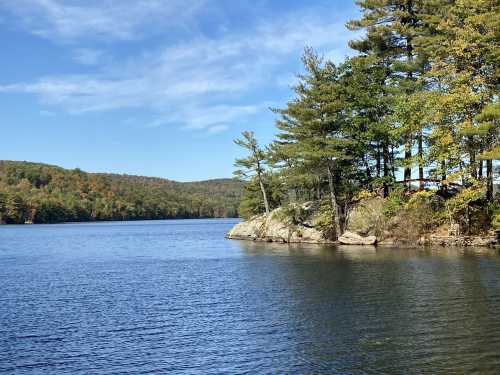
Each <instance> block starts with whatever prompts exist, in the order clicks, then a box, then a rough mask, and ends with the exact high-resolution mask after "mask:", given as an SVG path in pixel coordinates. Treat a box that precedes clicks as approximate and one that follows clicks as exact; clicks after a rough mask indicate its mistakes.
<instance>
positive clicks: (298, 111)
mask: <svg viewBox="0 0 500 375" xmlns="http://www.w3.org/2000/svg"><path fill="white" fill-rule="evenodd" d="M303 63H304V66H305V69H306V74H304V75H301V76H300V83H299V84H298V85H297V86H296V87H295V93H296V95H297V97H296V99H294V100H292V101H290V102H288V104H287V106H286V108H284V109H275V110H274V111H275V112H276V113H278V114H280V116H281V118H280V119H279V120H278V121H277V123H276V125H277V127H278V129H279V130H280V131H281V133H280V134H279V135H278V143H276V146H275V147H277V148H278V150H280V153H281V154H282V155H286V158H287V159H289V160H292V165H293V166H294V168H297V167H299V166H315V168H314V169H309V171H310V172H311V171H317V172H316V173H318V179H319V180H321V179H322V178H323V176H326V178H327V181H328V192H329V196H330V202H331V208H332V217H333V223H334V230H335V234H334V236H335V237H339V236H340V235H341V234H342V233H343V229H344V228H343V214H345V212H343V211H344V210H343V209H342V204H341V202H340V200H341V199H340V195H341V193H342V183H341V179H343V178H347V177H348V176H347V171H348V170H349V168H350V167H349V165H348V164H346V163H344V161H345V160H347V159H353V158H352V155H353V154H354V150H355V146H354V142H353V137H351V134H350V133H349V130H350V127H349V126H348V124H347V122H346V121H347V116H346V113H345V111H344V108H345V106H346V102H345V98H346V96H345V91H344V89H343V86H342V84H341V76H342V70H343V69H342V68H339V67H336V66H335V65H334V64H332V63H326V64H323V61H322V59H321V58H320V57H319V56H318V55H317V54H315V53H314V51H312V50H310V49H306V52H305V54H304V56H303ZM353 162H354V160H353ZM351 165H352V164H351Z"/></svg>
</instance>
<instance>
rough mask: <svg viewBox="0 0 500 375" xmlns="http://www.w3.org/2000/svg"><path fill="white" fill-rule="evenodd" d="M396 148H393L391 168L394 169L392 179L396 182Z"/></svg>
mask: <svg viewBox="0 0 500 375" xmlns="http://www.w3.org/2000/svg"><path fill="white" fill-rule="evenodd" d="M394 159H395V158H394V146H391V167H392V178H393V179H394V180H396V163H395V162H394Z"/></svg>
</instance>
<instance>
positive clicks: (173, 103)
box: [0, 0, 348, 133]
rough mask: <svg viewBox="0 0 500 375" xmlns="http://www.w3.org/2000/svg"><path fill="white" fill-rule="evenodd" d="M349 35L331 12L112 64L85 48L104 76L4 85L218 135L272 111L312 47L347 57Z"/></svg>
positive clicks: (87, 108) (60, 103) (83, 58)
mask: <svg viewBox="0 0 500 375" xmlns="http://www.w3.org/2000/svg"><path fill="white" fill-rule="evenodd" d="M1 1H2V0H0V2H1ZM27 2H30V3H34V2H35V3H37V4H38V5H39V6H41V5H40V4H44V5H43V6H44V7H46V8H51V7H55V10H53V11H54V12H55V13H58V12H63V13H64V12H69V13H70V15H71V17H69V18H70V19H73V18H72V14H73V13H72V12H77V11H78V12H79V11H80V10H81V9H80V8H78V9H77V10H75V9H73V8H71V7H70V10H68V9H66V8H62V9H63V10H61V8H59V3H56V2H55V1H54V0H22V3H24V4H26V3H27ZM136 3H137V2H136ZM139 3H141V4H146V5H147V4H149V8H148V7H147V9H149V10H150V11H151V10H152V9H153V8H154V7H155V6H158V4H160V3H163V2H161V1H159V0H158V1H142V2H139ZM177 3H179V2H178V1H173V2H172V3H171V4H177ZM107 4H108V3H107ZM109 4H111V5H110V7H109V9H111V10H106V11H105V10H102V9H100V8H99V9H100V13H99V14H100V15H101V16H102V17H104V16H103V14H108V12H111V11H112V12H113V14H117V13H119V12H118V10H117V9H121V6H118V5H117V4H118V3H117V2H115V1H110V2H109ZM134 4H135V3H134ZM169 4H170V3H169ZM171 7H174V5H171ZM104 8H105V7H104ZM93 9H94V8H92V7H91V8H89V9H88V10H85V11H93ZM96 9H97V8H96ZM82 11H83V10H82ZM130 12H132V11H130ZM144 12H146V13H147V11H144V10H143V11H142V14H144ZM132 13H133V12H132ZM61 17H62V16H61ZM124 17H125V16H124ZM136 17H139V18H141V16H136ZM98 18H99V17H98ZM134 19H137V18H134ZM61 22H62V21H61ZM135 22H137V21H135ZM63 24H65V23H63ZM103 24H104V21H103V23H102V25H103ZM98 25H101V23H100V22H98ZM98 25H94V24H92V25H90V24H89V25H87V26H85V25H83V26H82V25H80V26H78V29H77V30H76V29H71V30H72V31H71V32H70V31H64V33H65V34H67V35H70V34H71V35H76V34H78V33H80V32H83V29H84V28H87V29H88V28H90V27H92V28H93V30H94V31H96V30H101V29H102V30H104V26H98ZM59 29H60V30H63V29H64V28H63V27H62V26H60V27H59ZM132 29H133V28H132ZM64 30H66V29H64ZM127 30H131V28H130V27H129V28H128V29H127ZM341 30H344V27H343V22H342V23H340V22H338V23H335V22H332V20H331V17H330V16H329V15H322V14H316V13H310V14H305V15H304V14H301V15H298V14H290V15H288V16H287V17H282V18H281V19H278V20H277V19H271V20H268V21H267V22H261V23H260V24H258V25H257V26H255V27H254V28H253V29H251V30H246V32H245V33H233V34H224V36H222V37H219V38H217V39H209V38H206V37H202V36H199V35H198V36H196V37H193V38H192V39H190V40H187V41H185V42H184V43H181V42H180V41H179V42H178V44H177V45H171V46H166V47H163V48H161V47H158V48H157V49H156V50H152V51H149V52H146V53H143V54H142V55H138V56H135V57H133V58H130V59H128V60H127V61H117V60H109V59H108V60H106V59H103V56H104V55H103V53H102V51H98V50H89V49H80V50H77V51H78V52H75V58H76V59H77V60H79V62H80V63H86V64H88V65H91V64H98V67H99V68H98V70H97V71H96V73H94V74H86V75H81V74H80V75H60V76H47V77H42V78H40V79H38V80H36V81H34V82H20V83H15V84H11V85H4V86H1V85H0V92H21V93H29V94H35V95H37V96H39V97H40V99H41V101H42V102H43V103H45V104H47V105H53V106H57V107H60V108H62V109H64V110H66V111H68V112H70V113H85V112H95V111H104V110H114V109H122V108H142V109H147V110H150V111H152V112H153V113H156V114H157V115H158V116H157V119H156V120H154V121H152V122H151V123H150V124H148V126H153V127H154V126H161V125H164V124H172V123H176V124H180V125H181V126H182V127H184V128H187V129H203V130H205V131H208V132H212V133H215V132H218V131H223V130H225V129H226V128H227V126H229V125H230V124H232V123H234V122H235V121H240V119H245V118H250V117H252V116H254V115H255V114H256V113H257V112H259V111H266V110H267V107H268V105H267V106H266V105H263V104H262V103H263V102H265V101H266V100H270V99H271V98H272V95H271V94H269V93H270V92H272V90H276V89H283V87H282V86H284V85H285V82H284V78H285V77H292V76H293V75H294V74H295V73H296V72H295V71H291V70H290V67H291V66H293V67H296V66H297V65H296V61H297V60H298V56H299V55H300V53H301V51H302V50H303V48H304V46H306V45H307V46H311V47H314V48H318V49H319V50H323V51H328V53H329V55H332V54H334V52H331V51H339V52H338V54H342V52H341V51H345V50H346V40H347V39H348V36H347V32H344V31H341ZM60 32H61V33H63V32H62V31H60ZM125 34H126V33H125V32H124V34H123V35H125ZM77 55H78V57H76V56H77ZM291 61H293V62H292V63H291ZM294 69H295V68H294ZM292 83H293V82H290V84H292ZM228 103H231V104H228Z"/></svg>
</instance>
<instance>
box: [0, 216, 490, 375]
mask: <svg viewBox="0 0 500 375" xmlns="http://www.w3.org/2000/svg"><path fill="white" fill-rule="evenodd" d="M235 222H236V221H235V220H185V221H181V220H179V221H177V220H173V221H153V222H126V223H96V224H65V225H40V226H3V227H0V287H1V289H0V323H1V325H0V373H8V374H158V373H168V374H243V373H248V374H278V373H280V374H284V373H290V374H436V373H438V374H453V373H458V374H463V373H478V374H498V373H500V257H499V256H495V255H482V256H479V255H470V254H465V255H459V254H457V252H456V251H454V250H443V251H430V250H429V251H422V250H410V249H392V250H389V249H386V250H381V249H379V250H374V249H372V248H357V247H347V248H333V247H321V246H314V245H310V246H291V247H288V246H287V245H277V244H276V245H275V244H264V243H253V242H238V241H230V240H226V239H224V233H225V232H227V231H228V230H229V229H230V227H231V226H232V225H233V224H234V223H235Z"/></svg>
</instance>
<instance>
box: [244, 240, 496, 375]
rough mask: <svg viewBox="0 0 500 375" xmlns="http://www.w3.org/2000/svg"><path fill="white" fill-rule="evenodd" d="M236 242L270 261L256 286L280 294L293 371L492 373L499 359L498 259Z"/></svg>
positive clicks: (453, 252)
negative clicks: (418, 370)
mask: <svg viewBox="0 0 500 375" xmlns="http://www.w3.org/2000/svg"><path fill="white" fill-rule="evenodd" d="M241 247H242V249H243V250H244V251H245V253H246V254H248V255H251V256H253V257H257V258H260V259H262V262H264V263H266V264H267V266H268V267H266V271H263V272H265V273H266V274H268V276H267V277H266V278H264V279H263V280H260V281H257V283H259V289H261V290H269V288H274V289H276V290H279V293H281V294H283V293H284V294H285V295H286V297H284V299H286V300H287V302H286V303H283V305H281V307H280V308H279V309H277V311H276V314H278V315H279V317H277V318H276V319H277V321H280V320H283V321H286V322H287V323H286V325H287V326H288V332H290V339H291V340H290V342H291V347H292V348H293V350H294V356H295V358H290V361H292V362H294V363H296V366H297V370H304V371H305V370H306V369H310V368H312V367H314V368H317V369H318V370H322V371H328V370H330V371H331V370H332V369H335V372H340V373H342V372H346V371H352V369H358V370H359V371H360V373H372V372H373V373H376V372H377V373H380V371H383V372H384V373H394V374H397V373H412V371H414V370H415V369H416V368H419V369H421V370H422V371H423V372H425V373H451V372H459V373H468V372H471V371H480V372H481V373H494V371H495V368H497V366H498V363H500V362H499V361H500V352H499V351H498V348H499V347H500V338H499V336H498V332H499V330H500V282H499V277H500V268H499V265H500V261H499V259H498V257H496V256H492V257H479V256H474V255H467V254H465V255H463V254H462V255H461V254H459V253H458V252H457V250H456V249H431V250H427V251H422V250H418V249H397V250H396V251H395V249H376V248H372V247H359V248H358V247H338V248H333V247H321V246H314V245H311V246H303V245H301V246H293V245H292V246H286V245H280V244H267V243H265V244H263V243H254V242H241ZM252 270H253V267H252ZM252 270H249V272H253V271H252ZM269 275H274V276H269ZM270 310H271V311H274V310H272V306H270ZM374 369H377V371H375V370H374ZM332 372H333V371H332Z"/></svg>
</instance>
